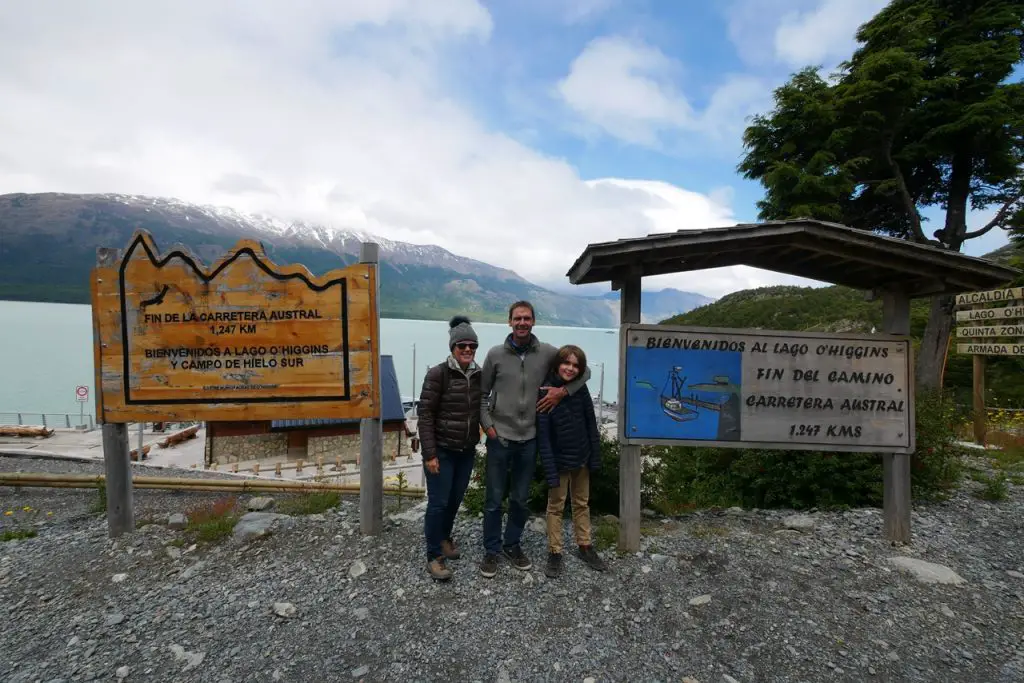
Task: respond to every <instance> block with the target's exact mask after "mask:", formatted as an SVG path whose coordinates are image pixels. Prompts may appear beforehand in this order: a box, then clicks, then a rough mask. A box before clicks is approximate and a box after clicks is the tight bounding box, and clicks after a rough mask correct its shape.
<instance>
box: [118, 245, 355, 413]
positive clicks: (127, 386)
mask: <svg viewBox="0 0 1024 683" xmlns="http://www.w3.org/2000/svg"><path fill="white" fill-rule="evenodd" d="M139 245H141V246H142V249H143V250H144V251H145V252H146V257H147V258H148V259H149V261H150V263H152V264H153V265H154V266H156V267H157V268H163V267H164V266H166V265H167V264H168V263H169V262H170V261H171V260H172V259H174V258H179V259H181V260H182V261H184V262H185V264H186V265H188V266H189V267H190V268H191V269H192V271H193V272H194V273H195V274H196V276H197V277H199V278H200V279H201V280H203V282H206V283H209V282H210V281H212V280H213V279H214V278H216V277H217V276H218V275H219V274H220V273H221V272H222V271H223V270H224V269H225V268H227V267H228V266H229V265H231V264H232V263H234V262H235V261H236V260H237V259H238V258H239V257H240V256H242V255H243V254H246V255H248V256H249V258H251V259H252V260H253V262H254V263H255V264H256V265H257V266H258V267H259V269H260V270H262V271H263V272H264V273H266V274H267V275H269V276H270V277H272V278H274V279H275V280H280V281H285V280H295V279H298V280H302V281H303V282H305V283H306V285H307V286H308V287H309V288H310V289H311V290H313V291H315V292H323V291H326V290H328V289H330V288H331V287H333V286H335V285H340V286H341V346H342V359H341V362H342V375H343V377H344V380H343V383H344V391H343V392H342V393H340V394H337V395H333V396H286V397H274V396H238V395H233V396H231V397H230V398H228V397H225V398H175V399H167V400H163V401H154V400H139V399H133V398H132V397H131V382H130V377H131V349H130V348H129V341H128V336H129V335H128V301H127V297H126V295H125V294H126V292H125V282H124V279H125V269H126V268H127V266H128V263H129V262H130V261H131V258H132V255H133V253H134V252H135V249H136V248H137V247H138V246H139ZM118 287H119V295H120V297H121V344H122V349H123V353H122V356H123V362H124V368H123V371H124V377H123V379H122V383H123V384H124V402H125V405H126V406H127V405H187V404H200V403H202V404H211V405H215V404H221V403H306V402H318V403H322V402H325V401H349V400H351V398H352V390H351V384H350V378H349V349H348V281H347V279H346V278H344V277H341V278H336V279H333V280H330V281H328V282H327V283H325V284H324V285H317V284H315V283H313V282H312V281H311V280H310V279H309V278H307V277H306V276H305V275H304V274H302V273H287V274H284V273H278V272H276V271H275V270H274V269H273V268H271V267H270V266H269V265H267V264H266V263H264V262H263V260H262V259H261V258H260V257H259V256H258V255H257V254H256V252H255V251H253V250H252V249H251V248H249V247H244V248H242V249H239V250H238V251H236V252H235V253H234V254H232V256H231V258H229V259H227V260H225V261H224V262H223V263H222V264H220V265H219V266H218V267H217V268H216V269H215V270H214V271H213V272H212V273H210V274H209V275H206V274H205V273H204V272H203V270H202V268H200V267H199V265H198V264H197V263H196V262H195V260H194V259H193V258H192V257H191V256H190V255H189V254H187V253H186V252H184V251H172V252H170V253H169V254H167V256H165V257H164V258H163V259H157V257H156V254H154V253H153V251H152V250H151V249H150V248H149V245H148V244H147V243H146V240H145V237H144V236H143V235H138V236H137V237H136V238H135V240H134V241H133V242H132V244H131V246H129V247H128V250H127V251H126V252H125V255H124V257H123V258H122V259H121V267H120V268H119V269H118ZM166 293H167V287H166V286H165V287H164V289H163V291H161V292H160V294H159V295H157V297H156V298H155V299H153V300H150V301H148V302H147V303H154V302H158V301H159V300H162V299H163V297H164V295H165V294H166Z"/></svg>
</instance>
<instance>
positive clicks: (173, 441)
mask: <svg viewBox="0 0 1024 683" xmlns="http://www.w3.org/2000/svg"><path fill="white" fill-rule="evenodd" d="M198 431H199V425H193V426H192V427H189V428H188V429H183V430H181V431H180V432H176V433H174V434H171V435H170V436H168V437H167V438H166V439H164V440H163V441H161V442H160V448H170V447H171V446H175V445H177V444H179V443H181V442H183V441H188V440H189V439H194V438H195V436H196V433H197V432H198Z"/></svg>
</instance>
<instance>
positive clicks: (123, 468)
mask: <svg viewBox="0 0 1024 683" xmlns="http://www.w3.org/2000/svg"><path fill="white" fill-rule="evenodd" d="M120 258H121V251H120V250H119V249H108V248H104V247H101V248H99V249H97V250H96V266H97V268H110V267H113V266H116V265H117V262H118V261H119V260H120ZM101 284H103V282H102V280H101V279H97V280H96V281H95V282H93V288H94V291H95V288H97V287H99V286H100V285H101ZM96 313H97V311H96V310H93V316H95V315H96ZM96 341H97V346H100V345H101V344H100V343H99V340H98V339H97V340H96ZM102 346H104V347H105V346H106V344H102ZM96 355H97V356H98V357H99V356H101V355H102V353H101V349H99V348H97V350H96ZM96 374H97V382H96V385H97V391H96V402H97V404H100V405H101V401H102V399H101V396H102V389H101V387H102V386H103V384H102V381H101V377H102V370H101V368H100V364H99V363H97V364H96ZM99 414H100V417H101V418H102V417H103V413H102V407H101V408H100V411H99ZM102 429H103V468H104V472H105V473H106V481H105V484H104V486H105V488H106V498H107V531H108V533H109V535H110V537H111V538H117V537H118V536H121V535H122V534H126V533H131V532H133V531H135V506H134V501H133V490H132V489H133V486H132V463H131V457H130V455H129V454H128V425H127V424H125V423H124V422H115V423H110V422H107V421H106V420H104V421H103V428H102Z"/></svg>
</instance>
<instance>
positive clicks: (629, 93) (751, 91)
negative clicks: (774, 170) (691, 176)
mask: <svg viewBox="0 0 1024 683" xmlns="http://www.w3.org/2000/svg"><path fill="white" fill-rule="evenodd" d="M683 71H684V70H683V67H682V65H681V64H680V63H678V62H677V61H675V60H673V59H670V58H669V57H667V56H666V55H665V54H664V53H662V52H661V51H660V50H658V49H657V48H656V47H652V46H650V45H647V44H645V43H643V42H641V41H637V40H629V39H626V38H622V37H618V36H610V37H601V38H595V39H594V40H592V41H591V42H590V43H588V44H587V46H586V47H585V48H584V49H583V51H582V52H581V53H580V55H579V56H578V57H576V59H575V60H574V61H573V62H572V65H571V66H570V68H569V73H568V75H567V76H566V77H565V78H564V79H562V80H561V81H560V82H559V83H558V93H559V95H560V97H561V98H562V100H563V101H564V102H565V103H566V104H567V105H569V107H571V108H572V109H573V111H574V112H575V113H576V114H577V115H579V116H580V117H581V118H582V119H583V120H584V121H585V123H586V124H588V125H589V126H590V127H592V128H596V129H599V130H600V131H603V132H604V133H607V134H609V135H611V136H613V137H616V138H619V139H621V140H623V141H625V142H629V143H633V144H638V145H645V146H649V147H668V148H674V147H676V146H677V145H676V144H675V143H676V142H677V140H678V138H679V136H681V135H684V134H698V135H699V136H700V137H703V140H702V141H703V142H704V143H707V142H708V141H709V139H710V140H711V141H714V142H718V143H720V142H722V141H725V142H727V143H731V144H733V145H735V144H738V143H739V139H740V138H739V136H740V132H741V130H742V123H743V121H744V119H745V118H746V117H747V116H749V115H750V114H753V113H755V112H757V111H760V110H761V109H763V108H764V106H765V105H766V103H767V102H768V101H769V100H770V93H769V92H768V91H767V88H766V86H765V84H764V83H763V82H762V81H760V80H759V79H757V78H754V77H750V76H743V75H731V76H727V77H726V78H725V79H724V80H723V82H722V83H721V84H719V85H717V86H716V87H715V88H714V89H713V90H712V91H711V93H710V97H709V98H708V101H707V104H706V106H705V107H704V109H703V110H701V111H698V110H696V109H695V108H694V107H693V106H692V105H691V104H690V102H689V100H688V99H687V97H686V96H685V95H684V94H683V93H682V92H681V90H680V89H679V88H678V87H677V86H676V83H678V82H679V81H680V80H681V78H682V76H683ZM584 132H586V131H584Z"/></svg>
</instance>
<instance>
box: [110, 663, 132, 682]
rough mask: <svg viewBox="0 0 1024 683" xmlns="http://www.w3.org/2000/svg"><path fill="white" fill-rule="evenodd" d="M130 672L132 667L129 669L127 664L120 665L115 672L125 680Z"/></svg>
mask: <svg viewBox="0 0 1024 683" xmlns="http://www.w3.org/2000/svg"><path fill="white" fill-rule="evenodd" d="M130 672H131V669H129V668H128V667H127V666H119V667H118V668H117V671H115V672H114V675H115V676H117V677H118V678H119V679H121V680H124V679H125V678H128V674H129V673H130Z"/></svg>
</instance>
